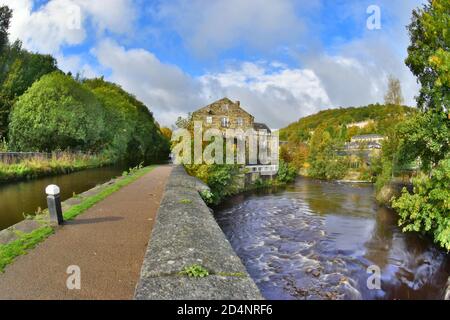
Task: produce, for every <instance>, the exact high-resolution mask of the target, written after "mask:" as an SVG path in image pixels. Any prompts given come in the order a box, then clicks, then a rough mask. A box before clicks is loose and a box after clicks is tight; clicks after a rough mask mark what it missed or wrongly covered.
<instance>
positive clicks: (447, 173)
mask: <svg viewBox="0 0 450 320" xmlns="http://www.w3.org/2000/svg"><path fill="white" fill-rule="evenodd" d="M449 186H450V158H447V159H444V160H442V161H441V162H440V163H439V165H438V166H437V167H436V168H435V169H434V170H433V171H432V174H431V177H428V176H426V175H421V176H419V177H418V178H415V179H414V192H413V194H410V193H409V192H408V191H407V190H406V189H404V190H403V194H402V196H401V197H399V198H398V199H395V200H394V201H393V202H392V207H393V208H394V209H396V210H397V212H398V213H399V215H400V220H399V225H401V226H403V230H404V231H416V232H424V233H429V234H431V235H432V237H433V239H434V240H435V242H436V243H438V244H439V245H440V246H442V247H443V248H445V249H447V250H449V251H450V187H449Z"/></svg>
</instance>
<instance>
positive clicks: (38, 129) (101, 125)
mask: <svg viewBox="0 0 450 320" xmlns="http://www.w3.org/2000/svg"><path fill="white" fill-rule="evenodd" d="M10 142H11V145H12V148H14V149H15V150H23V151H30V150H35V151H54V150H57V149H61V150H71V151H75V150H78V151H84V152H93V153H102V154H104V155H107V156H108V159H110V160H111V161H119V160H127V161H128V162H129V163H130V164H131V163H141V162H144V163H151V162H157V161H160V160H163V159H166V158H167V155H168V152H169V143H168V140H167V139H166V138H165V137H164V136H163V135H162V133H161V131H160V129H159V127H158V126H157V125H156V123H155V121H154V118H153V115H152V114H151V112H150V111H149V110H148V109H147V107H146V106H145V105H144V104H143V103H142V102H140V101H138V100H137V99H136V98H135V97H133V96H132V95H130V94H128V93H127V92H125V91H124V90H123V89H122V88H120V87H119V86H118V85H115V84H113V83H110V82H106V81H104V80H103V79H101V78H99V79H91V80H84V81H83V82H82V83H80V82H78V81H76V80H74V79H73V78H72V77H71V76H68V75H64V74H63V73H61V72H54V73H51V74H49V75H46V76H43V77H42V78H41V79H40V80H39V81H37V82H36V83H35V84H34V85H33V86H32V87H31V88H30V89H29V90H28V91H27V92H26V93H25V94H24V95H22V96H21V97H20V98H19V99H18V101H17V103H16V104H15V105H14V108H13V112H12V115H11V121H10Z"/></svg>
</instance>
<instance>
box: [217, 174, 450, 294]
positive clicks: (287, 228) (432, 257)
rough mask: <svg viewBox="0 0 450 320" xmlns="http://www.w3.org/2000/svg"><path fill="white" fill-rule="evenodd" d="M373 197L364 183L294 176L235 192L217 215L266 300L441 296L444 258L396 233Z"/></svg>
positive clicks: (447, 265)
mask: <svg viewBox="0 0 450 320" xmlns="http://www.w3.org/2000/svg"><path fill="white" fill-rule="evenodd" d="M374 194H375V192H374V189H373V187H372V186H371V185H367V184H344V183H337V182H324V181H318V180H312V179H307V178H299V179H298V180H297V181H296V183H295V185H292V186H289V187H287V188H285V189H282V190H271V191H264V192H261V191H260V192H253V193H247V194H242V195H239V196H236V197H233V198H231V199H229V200H227V201H226V202H225V203H224V204H223V205H221V206H220V207H218V208H216V210H215V211H216V212H215V216H216V219H217V221H218V223H219V225H220V226H221V228H222V229H223V231H224V233H225V234H226V236H227V237H228V239H229V240H230V242H231V245H232V246H233V248H234V249H235V251H236V253H237V254H238V255H239V256H240V258H241V259H242V261H243V263H244V264H245V266H246V267H247V270H248V271H249V273H250V275H251V276H252V278H253V279H254V280H255V282H256V284H257V285H258V287H259V288H260V290H261V293H262V294H263V296H264V297H265V298H267V299H442V298H443V297H444V293H445V287H446V282H447V279H448V277H449V276H450V258H449V256H448V255H447V254H446V253H444V252H443V251H441V250H439V249H437V248H436V247H435V246H434V245H433V244H432V243H431V242H430V241H429V240H427V239H426V238H423V237H421V236H419V235H417V234H411V233H408V234H405V233H402V232H401V230H400V228H399V227H398V226H397V223H396V222H397V217H396V214H395V213H394V212H393V211H391V210H389V209H387V208H384V207H380V206H378V205H377V204H376V202H375V198H374ZM373 266H377V267H378V268H379V270H380V271H381V279H380V283H381V288H380V289H377V288H376V284H377V283H376V281H375V280H374V278H373V277H371V278H369V277H370V276H371V275H372V272H373V271H371V273H368V267H371V270H376V267H373ZM368 278H369V283H370V284H371V287H372V289H369V287H368V285H367V282H368ZM374 286H375V288H374ZM373 288H374V289H373Z"/></svg>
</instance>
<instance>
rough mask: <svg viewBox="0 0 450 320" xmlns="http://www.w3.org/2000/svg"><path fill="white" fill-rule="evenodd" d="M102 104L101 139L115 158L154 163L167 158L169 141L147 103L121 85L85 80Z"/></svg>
mask: <svg viewBox="0 0 450 320" xmlns="http://www.w3.org/2000/svg"><path fill="white" fill-rule="evenodd" d="M83 84H84V85H85V86H86V87H87V88H89V89H90V90H92V92H93V93H94V94H95V96H96V97H97V99H98V100H99V101H100V102H101V103H102V105H103V107H104V108H105V119H106V123H107V124H108V125H107V126H106V128H105V132H104V139H105V141H106V150H107V152H108V153H109V155H110V156H111V157H112V158H114V159H122V160H127V161H128V162H129V163H130V164H138V163H141V162H143V163H154V162H159V161H162V160H166V159H167V158H168V154H169V152H170V150H169V149H170V145H169V141H168V139H167V138H166V137H165V136H164V135H163V133H162V132H161V129H160V128H159V126H158V124H157V123H156V121H155V119H154V117H153V114H152V113H151V112H150V111H149V109H148V108H147V106H145V105H144V104H143V103H142V102H140V101H139V100H137V99H136V98H135V97H134V96H132V95H130V94H129V93H127V92H126V91H125V90H123V89H122V88H121V87H120V86H118V85H116V84H114V83H111V82H107V81H105V80H103V78H97V79H90V80H84V81H83Z"/></svg>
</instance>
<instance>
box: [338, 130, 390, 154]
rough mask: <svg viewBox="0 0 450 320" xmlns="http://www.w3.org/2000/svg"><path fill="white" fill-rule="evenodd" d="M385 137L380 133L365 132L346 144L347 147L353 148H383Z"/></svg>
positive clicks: (347, 148) (349, 149)
mask: <svg viewBox="0 0 450 320" xmlns="http://www.w3.org/2000/svg"><path fill="white" fill-rule="evenodd" d="M384 140H385V137H383V136H382V135H379V134H363V135H358V136H354V137H352V139H351V141H350V142H347V143H346V144H345V149H346V150H348V151H351V150H381V148H382V142H383V141H384Z"/></svg>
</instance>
